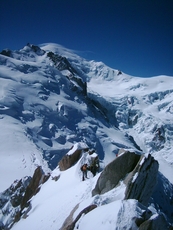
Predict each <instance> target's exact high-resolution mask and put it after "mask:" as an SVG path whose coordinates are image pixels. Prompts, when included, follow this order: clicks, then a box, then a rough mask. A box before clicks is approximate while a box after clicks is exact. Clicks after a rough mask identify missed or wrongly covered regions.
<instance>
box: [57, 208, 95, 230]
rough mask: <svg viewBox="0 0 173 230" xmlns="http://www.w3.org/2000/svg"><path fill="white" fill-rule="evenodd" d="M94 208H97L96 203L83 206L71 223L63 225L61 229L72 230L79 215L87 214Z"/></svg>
mask: <svg viewBox="0 0 173 230" xmlns="http://www.w3.org/2000/svg"><path fill="white" fill-rule="evenodd" d="M95 208H97V205H95V204H91V205H89V206H88V207H86V208H84V209H83V210H82V211H81V212H80V213H79V214H78V216H77V217H76V219H75V220H74V221H73V222H72V223H71V224H69V225H68V226H63V227H62V228H61V230H73V229H74V227H75V224H76V223H77V221H78V220H79V219H80V218H81V216H82V215H85V214H87V213H88V212H91V211H92V210H93V209H95Z"/></svg>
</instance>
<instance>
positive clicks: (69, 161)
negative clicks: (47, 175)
mask: <svg viewBox="0 0 173 230" xmlns="http://www.w3.org/2000/svg"><path fill="white" fill-rule="evenodd" d="M72 148H73V147H72ZM83 151H84V152H86V151H88V148H84V149H76V150H75V151H74V153H73V154H70V155H68V154H66V155H65V156H64V157H63V158H62V159H61V160H60V161H59V163H58V165H59V168H60V170H61V171H64V170H67V169H68V168H70V167H71V166H73V165H74V164H75V163H76V162H77V161H78V160H79V158H80V157H81V154H82V152H83Z"/></svg>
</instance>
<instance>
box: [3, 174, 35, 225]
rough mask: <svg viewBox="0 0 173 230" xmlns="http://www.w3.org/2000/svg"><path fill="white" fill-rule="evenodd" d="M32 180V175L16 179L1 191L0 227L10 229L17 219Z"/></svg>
mask: <svg viewBox="0 0 173 230" xmlns="http://www.w3.org/2000/svg"><path fill="white" fill-rule="evenodd" d="M30 181H31V177H24V178H22V179H21V180H15V181H14V183H13V184H12V185H11V186H10V187H9V188H8V189H6V190H5V191H4V192H2V193H0V229H9V228H10V227H11V223H12V222H13V221H15V216H16V215H17V213H19V210H20V204H21V202H22V199H23V196H24V194H25V191H26V188H27V186H28V185H29V183H30ZM1 213H2V215H1Z"/></svg>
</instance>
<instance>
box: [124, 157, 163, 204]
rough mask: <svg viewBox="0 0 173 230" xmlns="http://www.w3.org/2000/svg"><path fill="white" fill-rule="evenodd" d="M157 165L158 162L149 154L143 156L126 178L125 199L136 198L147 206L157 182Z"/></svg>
mask: <svg viewBox="0 0 173 230" xmlns="http://www.w3.org/2000/svg"><path fill="white" fill-rule="evenodd" d="M158 167H159V164H158V162H157V161H156V160H155V159H154V158H153V157H152V156H151V155H150V154H149V155H148V157H146V158H143V161H141V162H139V163H138V164H137V165H136V167H135V169H134V170H133V173H132V174H131V175H130V177H129V178H128V179H127V180H126V184H127V188H126V192H125V199H136V200H138V201H139V202H140V203H141V204H143V205H146V206H147V205H148V202H149V199H150V197H151V195H152V193H153V190H154V188H155V186H156V183H157V174H158Z"/></svg>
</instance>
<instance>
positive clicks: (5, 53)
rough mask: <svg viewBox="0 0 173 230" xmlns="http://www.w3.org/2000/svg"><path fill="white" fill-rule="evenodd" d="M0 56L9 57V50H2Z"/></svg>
mask: <svg viewBox="0 0 173 230" xmlns="http://www.w3.org/2000/svg"><path fill="white" fill-rule="evenodd" d="M0 54H2V55H4V56H7V57H11V50H9V49H5V50H2V51H1V52H0Z"/></svg>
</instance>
